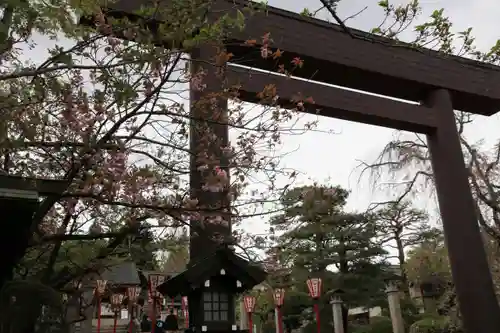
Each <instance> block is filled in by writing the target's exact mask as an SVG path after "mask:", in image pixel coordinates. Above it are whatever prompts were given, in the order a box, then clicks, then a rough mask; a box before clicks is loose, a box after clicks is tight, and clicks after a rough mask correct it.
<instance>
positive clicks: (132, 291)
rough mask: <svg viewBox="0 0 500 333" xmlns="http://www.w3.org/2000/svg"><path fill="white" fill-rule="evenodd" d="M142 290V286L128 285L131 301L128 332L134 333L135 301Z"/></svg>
mask: <svg viewBox="0 0 500 333" xmlns="http://www.w3.org/2000/svg"><path fill="white" fill-rule="evenodd" d="M140 292H141V288H140V287H128V288H127V297H128V302H129V311H130V321H129V326H128V332H129V333H132V330H133V327H134V321H133V319H132V309H133V307H134V304H135V302H137V298H138V297H139V293H140Z"/></svg>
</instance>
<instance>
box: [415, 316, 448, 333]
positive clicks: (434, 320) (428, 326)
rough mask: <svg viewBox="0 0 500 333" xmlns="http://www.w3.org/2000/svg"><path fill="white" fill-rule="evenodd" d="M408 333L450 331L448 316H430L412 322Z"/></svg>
mask: <svg viewBox="0 0 500 333" xmlns="http://www.w3.org/2000/svg"><path fill="white" fill-rule="evenodd" d="M409 333H452V331H451V330H450V325H449V321H448V318H446V317H440V316H430V317H426V318H423V319H420V320H419V321H416V322H414V323H413V324H412V325H411V326H410V331H409Z"/></svg>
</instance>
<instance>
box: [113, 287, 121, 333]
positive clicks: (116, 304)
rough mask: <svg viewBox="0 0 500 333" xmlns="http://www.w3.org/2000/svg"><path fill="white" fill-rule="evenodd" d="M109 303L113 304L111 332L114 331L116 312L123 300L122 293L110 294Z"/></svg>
mask: <svg viewBox="0 0 500 333" xmlns="http://www.w3.org/2000/svg"><path fill="white" fill-rule="evenodd" d="M110 300H111V305H112V306H113V310H114V311H115V316H114V320H113V333H116V324H117V322H118V312H119V311H120V309H121V305H122V302H123V295H122V294H113V295H111V298H110Z"/></svg>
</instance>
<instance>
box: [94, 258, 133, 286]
mask: <svg viewBox="0 0 500 333" xmlns="http://www.w3.org/2000/svg"><path fill="white" fill-rule="evenodd" d="M101 276H102V278H103V279H105V280H108V282H109V283H110V284H113V285H140V284H141V280H140V279H139V273H138V271H137V266H136V265H135V263H133V262H131V261H127V262H122V263H120V264H117V265H114V266H112V267H109V268H107V269H106V270H104V272H102V274H101Z"/></svg>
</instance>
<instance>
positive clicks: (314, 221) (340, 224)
mask: <svg viewBox="0 0 500 333" xmlns="http://www.w3.org/2000/svg"><path fill="white" fill-rule="evenodd" d="M348 194H349V193H348V192H347V191H346V190H345V189H342V188H340V187H326V186H307V187H300V188H295V189H292V190H290V191H289V192H288V193H287V194H286V195H285V197H284V199H283V200H282V204H283V206H284V213H283V214H281V215H279V216H277V217H275V218H274V219H273V220H272V221H271V225H272V226H273V227H274V230H276V231H283V233H282V234H281V235H280V236H279V237H278V244H279V246H278V248H279V249H280V252H281V254H282V256H283V257H286V258H287V262H288V264H289V265H290V266H291V267H293V272H294V273H293V276H294V279H296V280H297V282H298V281H300V280H302V282H303V283H302V284H303V285H304V286H303V287H304V288H305V280H306V279H307V278H308V277H321V278H322V279H323V285H324V293H323V294H324V298H325V300H324V303H327V302H326V301H327V299H328V295H327V291H331V290H333V289H337V288H339V289H342V290H343V291H344V292H345V301H346V302H347V303H348V305H349V306H371V305H374V304H376V303H380V302H385V296H384V295H383V289H384V285H383V276H384V273H383V272H384V270H383V268H384V266H385V265H386V264H385V262H384V260H383V259H382V257H383V255H384V254H385V251H384V250H383V249H382V248H381V247H380V245H379V244H378V242H376V236H377V229H376V223H375V219H374V217H373V216H372V215H370V214H367V213H348V212H345V211H344V208H345V204H346V200H347V197H348Z"/></svg>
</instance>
